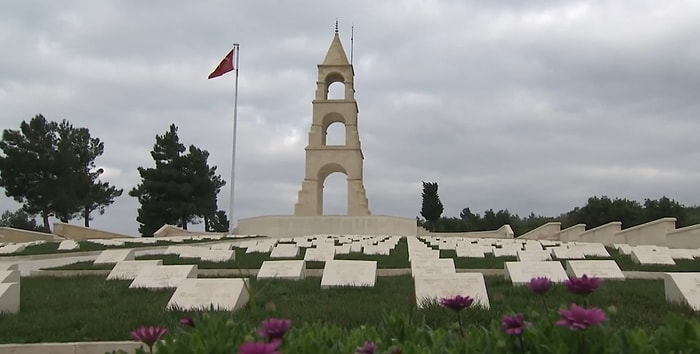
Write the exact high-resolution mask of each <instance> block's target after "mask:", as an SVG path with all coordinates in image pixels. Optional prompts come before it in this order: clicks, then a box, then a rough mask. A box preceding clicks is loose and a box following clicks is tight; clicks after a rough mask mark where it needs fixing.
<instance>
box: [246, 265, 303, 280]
mask: <svg viewBox="0 0 700 354" xmlns="http://www.w3.org/2000/svg"><path fill="white" fill-rule="evenodd" d="M305 270H306V262H304V261H302V260H298V261H264V262H263V264H262V266H260V270H259V271H258V275H257V279H268V278H277V279H290V280H299V279H304V271H305Z"/></svg>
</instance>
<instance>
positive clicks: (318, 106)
mask: <svg viewBox="0 0 700 354" xmlns="http://www.w3.org/2000/svg"><path fill="white" fill-rule="evenodd" d="M354 76H355V72H354V70H353V67H352V64H350V62H349V61H348V57H347V55H346V54H345V50H344V49H343V45H342V43H341V42H340V37H339V36H338V27H337V23H336V29H335V35H334V36H333V41H332V42H331V46H330V48H329V49H328V53H327V54H326V57H325V59H324V60H323V63H322V64H319V65H318V80H317V81H316V94H315V96H314V100H313V102H312V105H313V116H312V122H311V129H310V131H309V143H308V145H307V146H306V170H305V177H304V181H303V182H302V184H301V190H300V191H299V195H298V199H297V203H296V205H295V206H294V215H295V216H318V215H322V214H323V184H324V181H325V180H326V177H328V175H330V174H331V173H335V172H340V173H343V174H345V175H346V176H347V181H348V182H347V191H348V192H347V195H348V200H347V203H348V207H347V211H348V215H350V216H366V215H370V211H369V207H368V202H367V197H366V195H365V187H364V185H363V182H362V164H363V160H364V156H363V155H362V148H361V146H360V135H359V133H358V130H357V114H358V112H359V110H358V108H357V101H355V88H354V83H353V79H354ZM336 82H339V83H342V84H343V85H344V86H345V97H343V98H340V99H329V97H328V89H329V87H330V85H332V84H334V83H336ZM333 123H341V124H343V125H344V126H345V145H328V144H326V135H327V130H328V127H329V126H330V125H331V124H333Z"/></svg>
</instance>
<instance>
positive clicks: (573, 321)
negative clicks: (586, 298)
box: [557, 304, 608, 330]
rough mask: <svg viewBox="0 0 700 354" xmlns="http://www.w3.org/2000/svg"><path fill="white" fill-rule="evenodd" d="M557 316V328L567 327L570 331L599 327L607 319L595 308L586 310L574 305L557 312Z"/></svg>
mask: <svg viewBox="0 0 700 354" xmlns="http://www.w3.org/2000/svg"><path fill="white" fill-rule="evenodd" d="M559 316H560V317H559V320H558V321H557V326H565V327H569V329H571V330H577V329H581V330H585V329H586V328H588V327H590V326H597V325H600V324H601V323H603V322H604V321H606V320H607V319H608V318H607V317H606V316H605V312H603V310H601V309H599V308H597V307H594V308H591V309H586V308H583V307H580V306H578V305H576V304H571V308H570V309H568V310H567V309H561V310H559Z"/></svg>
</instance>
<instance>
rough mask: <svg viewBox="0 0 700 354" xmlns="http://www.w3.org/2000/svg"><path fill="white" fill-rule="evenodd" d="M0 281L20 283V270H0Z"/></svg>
mask: <svg viewBox="0 0 700 354" xmlns="http://www.w3.org/2000/svg"><path fill="white" fill-rule="evenodd" d="M0 283H19V270H2V271H0Z"/></svg>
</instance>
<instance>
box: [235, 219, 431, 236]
mask: <svg viewBox="0 0 700 354" xmlns="http://www.w3.org/2000/svg"><path fill="white" fill-rule="evenodd" d="M417 229H418V228H417V226H416V220H415V219H410V218H402V217H398V216H386V215H368V216H346V215H320V216H293V215H270V216H256V217H252V218H246V219H240V220H238V225H237V227H236V229H235V232H236V234H238V235H261V236H269V237H296V236H308V235H319V234H326V235H340V234H342V235H390V236H416V234H417V232H418V231H417Z"/></svg>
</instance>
